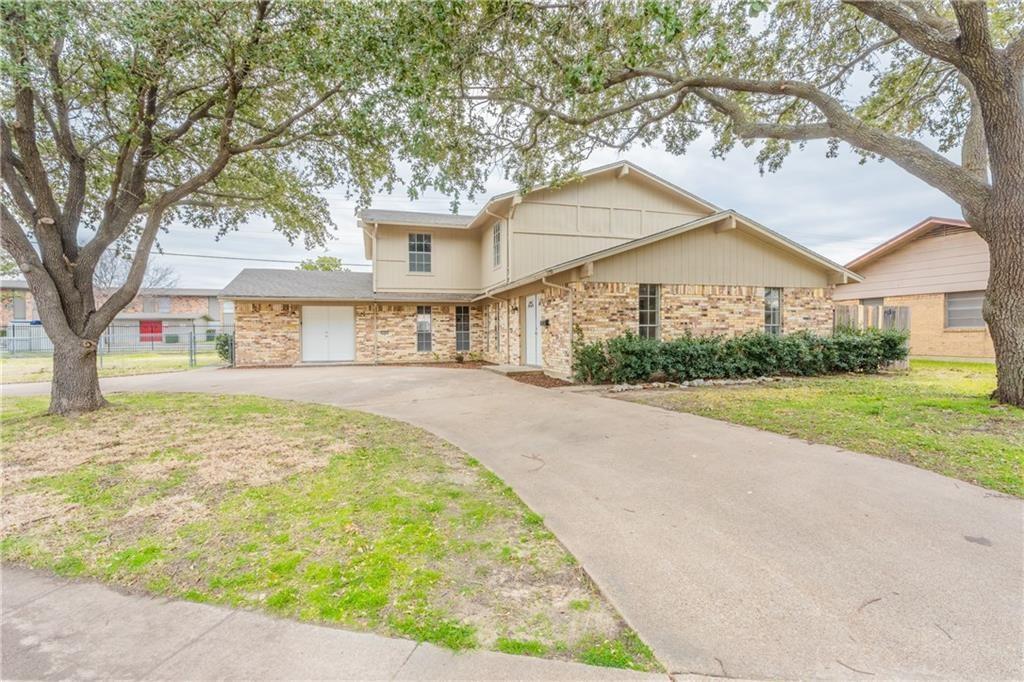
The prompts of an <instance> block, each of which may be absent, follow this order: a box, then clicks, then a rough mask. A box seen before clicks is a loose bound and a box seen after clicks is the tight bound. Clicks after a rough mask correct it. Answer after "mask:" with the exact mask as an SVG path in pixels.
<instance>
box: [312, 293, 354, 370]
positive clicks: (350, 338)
mask: <svg viewBox="0 0 1024 682" xmlns="http://www.w3.org/2000/svg"><path fill="white" fill-rule="evenodd" d="M355 359H356V316H355V309H354V308H353V307H352V306H338V305H331V306H326V305H305V306H302V360H303V362H343V361H347V360H355Z"/></svg>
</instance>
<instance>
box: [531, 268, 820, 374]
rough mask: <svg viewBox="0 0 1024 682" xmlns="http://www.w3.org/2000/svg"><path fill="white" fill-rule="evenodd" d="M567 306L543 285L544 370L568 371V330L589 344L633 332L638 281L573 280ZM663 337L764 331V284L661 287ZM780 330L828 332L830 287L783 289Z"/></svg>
mask: <svg viewBox="0 0 1024 682" xmlns="http://www.w3.org/2000/svg"><path fill="white" fill-rule="evenodd" d="M569 287H570V288H571V289H572V304H571V310H570V304H569V294H568V293H567V292H564V291H561V290H556V289H547V290H545V291H544V294H543V303H542V306H543V317H544V318H545V319H547V320H548V321H549V323H550V324H549V325H548V326H547V327H543V328H542V331H541V333H542V334H543V350H544V366H545V368H547V369H549V370H551V371H553V372H557V373H559V374H569V373H570V372H571V370H572V361H571V347H572V333H573V332H572V328H573V327H574V326H576V327H578V328H579V330H580V331H581V332H582V334H583V339H584V340H585V341H587V342H590V341H596V340H607V339H610V338H613V337H615V336H620V335H622V334H624V333H626V332H627V331H632V332H634V333H635V332H636V331H637V325H638V320H639V296H640V291H639V289H640V287H639V285H638V284H633V283H626V282H572V283H571V284H570V285H569ZM660 296H661V305H660V311H661V338H662V339H665V340H670V339H674V338H678V337H680V336H683V335H684V334H686V333H687V332H689V333H691V334H693V335H695V336H704V335H710V334H724V335H726V336H734V335H736V334H743V333H746V332H751V331H759V330H761V329H764V288H763V287H750V286H723V285H707V284H665V285H662V286H661V290H660ZM782 316H783V331H784V332H785V333H791V332H796V331H804V330H806V331H812V332H815V333H818V334H829V333H831V331H832V291H831V289H826V288H786V289H783V308H782Z"/></svg>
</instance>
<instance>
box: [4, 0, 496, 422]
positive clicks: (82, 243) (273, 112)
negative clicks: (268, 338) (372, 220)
mask: <svg viewBox="0 0 1024 682" xmlns="http://www.w3.org/2000/svg"><path fill="white" fill-rule="evenodd" d="M400 9H401V8H400V7H399V6H397V5H395V4H394V3H389V2H386V1H384V0H381V1H379V2H345V1H339V2H314V1H311V0H288V1H287V2H283V1H282V2H278V1H277V0H249V1H245V2H243V1H239V2H216V1H213V0H127V1H125V2H117V3H112V2H103V1H97V2H92V1H88V0H70V1H66V2H59V3H58V2H45V1H43V2H37V1H33V0H2V1H0V14H2V21H3V23H2V28H0V41H2V57H0V78H2V82H0V85H2V91H0V97H2V100H3V105H4V106H3V116H2V120H0V136H2V137H0V139H2V150H0V154H2V171H3V205H2V244H3V247H4V249H5V250H6V251H7V252H9V253H10V254H11V255H12V256H13V258H14V259H15V261H16V262H17V265H18V268H19V269H20V270H21V272H22V273H24V276H25V279H26V280H27V281H28V284H29V286H30V288H31V290H32V293H33V295H34V296H35V299H36V302H37V306H38V310H39V315H40V318H41V320H42V323H43V326H44V328H45V329H46V332H47V334H48V335H49V337H50V339H51V340H52V341H53V345H54V349H55V351H54V372H53V377H54V378H53V388H52V394H51V404H50V409H51V411H52V412H55V413H60V414H74V413H80V412H85V411H89V410H93V409H96V408H97V407H100V406H102V405H103V404H104V399H103V396H102V394H101V392H100V387H99V383H98V380H97V372H96V342H97V339H98V338H99V336H100V334H101V333H102V332H103V330H104V329H105V328H106V327H107V325H109V324H110V322H111V321H112V320H113V319H114V316H115V315H116V314H117V313H118V312H119V311H120V310H121V309H122V308H124V306H125V305H126V304H128V303H129V302H130V301H131V299H132V298H133V297H134V296H135V295H136V293H137V291H138V289H139V287H140V285H141V284H142V282H143V279H144V276H145V273H146V268H147V259H148V257H149V253H150V250H151V248H152V246H153V245H154V243H155V240H156V239H157V237H158V235H159V234H160V232H161V231H162V230H167V229H180V227H181V225H182V224H183V223H188V224H190V225H191V226H193V227H196V226H198V227H206V228H209V229H213V230H216V231H218V232H220V233H224V232H225V231H227V230H232V229H238V228H242V227H244V225H245V223H246V220H247V219H249V218H251V217H253V216H256V215H262V216H265V217H267V218H269V219H270V220H272V221H273V223H274V225H275V227H276V228H277V229H278V230H279V231H281V232H282V233H283V234H284V235H286V236H287V237H288V238H289V239H290V240H304V241H305V242H306V244H307V245H309V246H320V245H323V242H324V239H325V237H326V235H327V234H328V232H329V230H330V229H331V228H332V225H333V223H332V221H331V216H330V215H329V212H328V207H327V203H326V201H325V199H324V198H323V197H322V195H321V194H318V191H319V190H321V189H323V188H327V187H335V186H339V185H341V186H344V187H347V188H348V189H349V190H350V191H351V192H352V193H355V194H357V195H358V196H360V197H362V198H365V197H367V196H368V195H369V194H370V192H371V191H372V190H374V189H375V188H376V187H379V186H382V185H383V186H384V187H386V188H387V187H390V186H392V185H393V183H394V182H395V181H396V180H397V179H398V177H399V173H398V172H397V171H396V163H398V162H400V163H402V164H403V169H402V170H403V172H402V173H401V175H402V176H404V177H406V178H408V180H409V182H410V183H411V185H410V189H411V190H412V191H413V192H415V190H416V189H417V188H423V187H428V186H434V187H437V188H439V189H441V190H443V191H449V192H450V191H452V190H454V189H457V188H458V187H465V186H467V185H468V186H470V187H474V186H478V182H475V180H476V178H475V176H474V173H475V170H474V165H473V164H472V163H467V159H466V158H464V157H460V156H459V151H458V150H459V149H460V145H459V141H460V140H462V139H465V137H464V136H463V135H460V134H458V133H457V132H452V134H451V135H450V136H446V132H448V131H447V129H446V127H445V125H446V120H447V119H446V118H445V116H444V112H443V111H440V112H439V114H438V116H437V117H435V115H434V112H433V110H432V109H430V107H427V106H422V103H421V102H419V101H418V100H417V97H416V93H415V92H414V91H412V90H410V89H409V88H407V87H406V86H405V85H403V79H406V78H407V77H408V74H409V73H410V69H409V68H408V66H407V64H406V63H405V60H406V59H407V56H406V53H407V52H408V51H409V50H410V49H414V48H415V47H416V45H415V41H416V35H415V34H414V32H413V31H414V29H415V24H404V23H402V17H401V16H399V14H400V12H399V10H400ZM111 249H116V250H118V252H120V253H123V252H125V251H127V252H128V253H129V254H130V255H131V266H130V268H129V270H128V274H127V276H126V278H125V280H124V282H123V284H121V285H120V286H119V287H118V288H117V289H116V290H115V291H113V292H112V293H111V294H110V295H109V297H106V298H104V299H103V300H102V302H101V303H100V304H99V305H97V302H98V301H97V297H96V295H95V292H94V274H95V270H96V267H97V264H98V263H100V262H101V259H102V258H103V257H104V253H109V251H110V250H111Z"/></svg>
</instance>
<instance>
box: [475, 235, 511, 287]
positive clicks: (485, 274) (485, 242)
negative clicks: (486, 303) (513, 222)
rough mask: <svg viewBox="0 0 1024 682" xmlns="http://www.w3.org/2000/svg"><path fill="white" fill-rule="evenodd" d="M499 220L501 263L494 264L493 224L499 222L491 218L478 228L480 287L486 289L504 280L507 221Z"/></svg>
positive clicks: (506, 259) (506, 260)
mask: <svg viewBox="0 0 1024 682" xmlns="http://www.w3.org/2000/svg"><path fill="white" fill-rule="evenodd" d="M500 222H501V263H500V264H499V265H498V266H497V267H495V266H494V226H495V225H497V224H498V223H499V221H498V219H497V218H495V219H493V220H492V221H491V222H490V223H489V224H488V226H487V227H485V228H483V229H481V230H479V234H480V247H479V248H480V258H479V260H480V282H479V285H480V288H481V289H487V288H489V287H493V286H495V285H497V284H501V283H503V282H505V274H506V270H507V264H508V251H509V249H508V242H509V239H508V221H505V220H502V221H500Z"/></svg>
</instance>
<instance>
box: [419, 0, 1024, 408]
mask: <svg viewBox="0 0 1024 682" xmlns="http://www.w3.org/2000/svg"><path fill="white" fill-rule="evenodd" d="M454 8H455V10H454V11H453V14H454V15H455V17H456V18H455V19H452V18H451V17H440V16H439V15H437V14H436V13H433V14H426V15H425V16H424V17H423V21H433V22H434V23H435V26H434V31H435V32H436V33H437V34H438V35H443V36H444V42H445V44H446V45H448V46H449V47H450V48H451V50H452V51H454V52H456V53H459V54H461V57H460V58H459V60H458V62H459V64H460V65H462V68H463V71H462V80H461V82H460V87H459V89H458V91H457V92H452V93H451V95H452V97H455V96H460V97H463V98H465V100H464V101H466V102H468V103H469V104H468V105H467V108H466V110H465V111H464V112H463V113H464V115H465V116H467V118H469V119H470V120H472V121H473V125H474V127H475V128H477V129H480V130H483V131H488V132H489V135H490V138H491V140H492V141H493V144H494V145H495V147H494V148H495V150H513V151H514V157H515V161H514V165H516V167H517V174H518V177H519V178H520V180H521V181H522V182H524V183H528V182H530V181H532V180H534V179H536V178H537V176H539V175H544V174H550V173H552V172H556V173H557V172H561V171H563V170H567V169H571V168H572V167H573V166H574V164H577V163H579V161H580V160H582V159H584V158H585V157H586V156H587V155H588V154H589V153H590V152H591V151H592V149H593V148H594V147H595V146H598V145H606V146H611V147H616V148H626V147H628V146H630V145H631V144H634V143H650V142H653V141H654V140H661V141H662V142H663V143H664V145H665V147H666V148H667V149H668V151H669V152H672V153H677V154H682V153H684V152H685V151H686V149H687V146H688V145H689V143H691V142H692V141H693V140H695V139H696V138H697V137H698V136H699V135H701V134H703V133H706V132H710V133H712V134H713V135H714V136H715V138H716V144H715V146H714V152H715V154H719V155H720V154H724V153H726V152H727V151H728V150H729V149H730V148H732V147H733V146H734V145H735V144H736V143H737V142H739V143H742V144H748V145H749V144H752V143H757V144H760V152H759V156H758V160H759V162H760V163H761V165H762V169H768V170H774V169H775V168H777V167H778V166H779V164H780V163H781V162H782V159H783V157H785V156H786V155H787V154H788V153H789V152H790V151H791V148H792V146H793V145H794V144H796V145H802V144H803V143H805V142H806V141H808V140H827V141H829V143H830V144H829V149H830V154H833V153H836V152H838V151H839V147H840V143H841V142H842V143H846V144H847V145H849V146H850V147H852V148H853V149H854V150H855V151H856V152H857V153H859V154H861V155H863V156H864V157H865V158H868V157H875V158H881V159H888V160H889V161H891V162H893V163H895V164H897V165H898V166H900V167H901V168H903V169H905V170H906V171H907V172H909V173H911V174H913V175H915V176H916V177H918V178H920V179H921V180H923V181H925V182H926V183H928V184H929V185H931V186H933V187H935V188H937V189H939V190H940V191H942V192H943V193H944V194H946V195H947V196H949V197H951V198H952V199H953V200H954V201H956V202H957V203H958V204H959V205H960V206H961V208H962V210H963V215H964V217H965V218H966V220H968V221H969V222H970V224H971V225H972V227H973V228H974V229H975V230H976V231H977V233H978V234H979V235H980V236H981V237H982V238H983V239H985V241H986V242H988V245H989V251H990V254H991V276H990V279H989V283H988V289H987V292H986V297H985V304H984V311H983V312H984V317H985V320H986V321H987V323H988V326H989V329H990V331H991V334H992V339H993V342H994V344H995V351H996V362H997V368H998V388H997V391H996V396H997V397H998V398H999V399H1001V400H1003V401H1005V402H1008V403H1013V404H1016V405H1024V36H1022V25H1024V5H1022V4H1021V3H1020V1H1019V0H1006V1H996V0H993V1H992V2H989V3H987V4H986V3H984V2H949V3H944V2H940V1H938V0H916V1H909V0H908V1H904V2H895V1H891V0H881V1H878V2H874V1H854V2H847V3H840V2H828V1H826V0H795V1H791V2H779V3H771V4H769V3H767V2H763V1H761V0H715V1H714V2H710V1H703V2H702V1H696V2H695V1H688V0H633V1H632V2H593V1H585V0H565V1H563V2H554V3H547V4H533V3H530V4H527V3H515V2H500V3H486V4H477V5H471V6H469V7H468V8H467V6H466V5H464V4H462V3H456V4H455V5H454ZM470 16H471V17H472V20H469V19H468V17H470ZM450 59H451V58H449V60H450ZM442 68H448V67H447V64H445V65H443V66H442ZM865 172H870V170H866V171H865ZM822 218H823V219H827V216H822Z"/></svg>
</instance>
